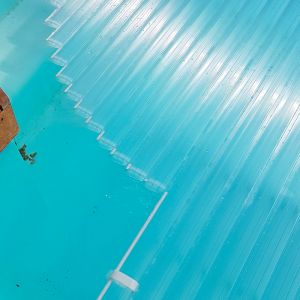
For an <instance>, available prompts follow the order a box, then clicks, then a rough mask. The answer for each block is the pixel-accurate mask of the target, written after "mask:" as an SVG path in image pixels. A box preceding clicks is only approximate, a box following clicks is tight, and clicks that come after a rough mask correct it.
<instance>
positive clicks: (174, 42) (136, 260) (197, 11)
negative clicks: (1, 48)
mask: <svg viewBox="0 0 300 300" xmlns="http://www.w3.org/2000/svg"><path fill="white" fill-rule="evenodd" d="M28 1H29V0H28ZM28 1H27V3H26V1H25V2H23V3H24V6H23V8H22V9H20V12H22V15H24V16H26V14H25V13H24V8H25V7H26V6H27V4H28V3H31V4H32V7H34V5H36V3H35V1H32V2H31V1H29V2H28ZM53 2H55V4H56V8H55V9H53V8H52V9H51V7H50V6H49V5H48V6H47V5H46V4H45V3H46V2H45V3H43V4H41V10H40V11H38V12H36V17H37V19H38V20H37V24H38V23H39V22H40V20H41V19H42V17H44V18H45V19H46V23H47V24H48V25H50V26H51V27H54V30H53V28H48V29H47V28H46V27H45V26H41V27H38V26H37V28H41V33H40V34H41V39H40V40H43V39H44V40H46V37H47V36H48V38H47V41H48V43H49V44H50V45H51V46H54V47H55V48H57V49H55V50H53V49H52V50H51V48H47V47H46V45H45V44H43V46H42V47H41V48H42V49H43V51H41V49H35V50H34V51H36V52H33V53H32V47H30V46H28V50H29V52H28V55H27V56H26V57H28V58H30V57H34V58H35V59H36V60H37V61H36V66H40V65H43V68H42V70H44V71H41V73H39V72H35V73H34V74H35V76H36V77H34V76H31V77H30V78H32V81H31V82H32V83H31V84H32V86H35V87H36V86H39V85H40V84H41V83H42V82H44V81H43V80H41V78H43V77H42V76H45V78H47V84H46V87H45V89H48V87H49V82H48V80H50V83H51V85H53V88H51V91H49V90H47V92H45V90H44V89H43V88H41V90H42V91H44V92H45V94H41V95H37V96H36V97H34V98H43V99H47V97H46V95H48V97H49V98H48V100H47V101H48V105H49V106H48V105H45V103H41V105H40V110H39V111H38V110H36V103H33V102H32V101H30V100H29V99H31V98H30V94H31V93H32V88H31V89H30V85H28V84H27V83H26V85H25V88H24V89H22V90H21V91H19V93H18V94H17V96H18V98H17V96H16V98H15V99H21V98H22V97H24V95H27V96H26V97H27V99H28V100H29V101H28V102H27V101H26V104H24V102H22V101H21V100H18V101H17V100H14V102H15V105H16V112H17V114H18V115H20V118H21V119H20V121H21V122H24V127H23V128H24V130H25V129H26V132H27V135H25V136H24V137H23V135H21V136H20V137H19V138H20V142H21V144H22V143H23V141H24V142H25V140H29V142H31V143H32V145H31V147H33V150H34V151H35V149H34V148H35V147H36V148H37V151H38V152H39V153H41V155H40V154H39V157H40V160H41V161H42V158H43V156H42V155H43V152H44V153H45V154H46V153H48V155H47V156H46V158H45V161H44V163H45V165H44V168H42V162H41V163H40V164H41V165H40V167H41V168H42V169H40V170H39V169H38V168H39V165H38V164H37V165H36V166H34V167H36V168H37V171H36V173H35V174H36V177H39V180H44V181H43V184H42V185H41V187H40V193H39V194H40V195H43V196H44V193H46V194H47V196H44V197H46V199H47V200H46V202H47V203H52V202H51V201H53V199H56V198H57V197H58V196H57V195H61V197H58V198H59V199H61V200H60V201H59V202H57V201H55V204H56V205H54V206H53V207H52V206H50V207H49V208H48V207H46V208H47V209H45V211H48V209H49V211H51V212H53V216H54V217H56V216H57V214H59V211H60V210H59V209H58V206H57V205H64V210H63V212H64V214H63V217H62V218H64V223H63V224H61V223H60V224H58V225H57V227H56V231H55V234H56V233H57V231H59V230H60V229H61V228H62V227H65V226H67V225H66V224H68V225H69V226H71V227H72V228H73V226H77V229H78V230H79V231H80V230H82V228H83V227H82V226H83V225H82V222H87V223H90V222H92V219H91V217H90V215H82V214H75V215H74V216H73V218H72V216H71V217H69V215H68V209H69V207H70V206H71V204H70V203H73V202H74V201H75V203H77V205H78V206H76V207H77V209H78V211H80V212H82V211H84V210H85V207H83V205H84V204H86V202H84V203H83V202H82V199H83V198H84V199H86V197H84V195H85V194H86V195H87V198H88V199H94V198H95V199H99V196H100V195H102V196H103V195H104V201H103V204H102V206H101V208H99V211H101V212H103V211H105V212H106V213H105V217H106V218H105V217H104V215H103V214H102V215H101V217H99V219H98V222H99V223H97V224H94V225H95V227H93V228H92V226H90V227H88V228H86V231H85V232H83V233H82V235H81V237H82V239H83V240H78V239H77V240H76V241H77V243H81V242H82V241H84V239H85V238H86V236H87V235H88V236H89V235H90V234H91V235H92V236H91V238H90V240H89V243H90V245H91V246H90V247H88V248H87V249H85V251H84V252H83V254H82V253H79V254H78V253H77V252H76V253H77V256H76V258H75V259H73V260H72V259H71V260H69V265H71V266H72V268H73V269H72V270H73V271H72V272H70V274H72V276H75V277H76V276H78V277H76V278H77V280H75V281H72V279H71V280H69V281H67V282H69V286H68V285H67V288H66V289H64V288H61V290H60V291H61V294H60V295H62V296H61V297H62V299H68V298H70V299H71V298H72V299H74V298H75V299H76V298H78V299H82V298H83V299H84V298H88V299H94V298H95V297H96V296H97V295H99V293H100V291H101V289H102V288H103V287H104V286H105V287H107V289H106V288H104V290H103V291H104V292H103V294H101V296H102V295H103V296H105V297H104V298H105V299H128V298H134V299H298V298H299V297H300V294H299V293H300V272H299V270H300V269H299V266H300V255H299V251H298V248H299V242H300V224H299V201H300V194H299V190H298V187H299V183H300V169H299V166H300V156H299V153H300V143H299V137H300V126H299V125H300V124H299V120H300V118H299V114H300V108H299V87H300V76H299V75H300V74H299V70H300V69H299V68H298V66H299V65H300V61H299V59H300V56H299V53H300V52H299V50H300V43H299V41H300V39H299V37H300V30H299V28H300V19H299V11H300V6H299V2H298V1H292V0H291V1H275V0H268V1H258V0H257V1H256V0H255V1H238V0H230V1H218V0H214V1H209V2H207V1H198V0H197V1H196V0H190V1H184V0H147V1H146V0H145V1H139V0H130V1H125V0H124V1H122V0H109V1H103V0H97V1H95V0H88V1H84V0H76V1H53ZM25 3H26V5H25ZM21 5H22V4H21ZM46 8H47V9H46ZM27 9H28V8H27ZM29 11H30V9H29ZM42 12H43V13H42ZM28 13H29V12H28ZM5 19H6V18H5ZM31 22H32V18H31V19H30V22H29V23H27V24H28V26H30V27H31V25H29V24H31ZM17 23H18V22H17ZM25 25H26V23H25ZM22 29H23V30H24V32H29V30H26V26H25V28H24V27H23V28H22ZM17 37H18V34H16V35H15V37H14V38H15V39H17ZM19 38H20V41H19V42H20V43H21V42H24V40H25V38H23V39H22V36H21V37H19ZM17 40H18V39H17ZM10 42H11V48H12V50H11V49H10V47H8V46H7V47H6V49H9V50H10V51H13V49H14V46H13V45H14V43H16V41H15V40H14V39H11V40H10ZM15 52H16V51H15ZM17 52H18V51H17ZM10 53H11V52H10ZM34 53H35V54H34ZM40 53H44V54H43V55H41V56H40V59H38V57H39V55H40ZM17 54H18V53H17ZM17 54H16V53H15V56H12V57H14V58H15V57H18V55H17ZM50 56H51V59H52V60H53V61H54V63H56V64H57V65H58V66H54V65H52V64H51V62H50V60H48V58H49V57H50ZM8 61H9V60H8ZM20 61H22V62H23V57H20ZM12 65H13V66H16V65H20V64H16V63H15V61H14V63H13V64H12ZM29 65H30V66H32V65H33V64H32V62H30V63H29ZM25 69H27V68H25ZM14 73H15V72H14ZM21 73H22V72H21ZM43 74H44V75H43ZM46 74H47V76H46ZM55 74H57V75H56V76H57V78H58V80H59V81H60V82H61V83H63V85H60V84H59V83H57V82H56V81H55V79H54V76H55ZM25 75H26V74H25ZM25 75H24V76H25ZM4 82H5V81H4ZM20 86H23V85H22V81H21V80H20ZM6 88H7V89H8V90H9V89H10V88H9V86H7V87H6ZM26 88H28V89H29V90H28V91H27V93H25V92H26ZM54 90H55V92H54ZM63 90H64V91H63ZM10 93H11V94H12V95H14V94H13V88H12V87H11V91H10ZM67 97H68V98H71V100H72V101H73V102H72V101H69V99H67ZM45 101H46V100H45ZM74 101H75V102H74ZM21 103H23V106H22V104H21ZM18 105H20V106H19V108H18ZM24 105H25V107H24ZM27 105H31V106H30V107H29V108H28V107H26V106H27ZM45 106H46V107H47V110H45ZM72 106H75V110H74V112H77V113H78V114H79V116H83V117H84V119H82V118H80V117H79V116H78V115H76V114H74V113H72ZM38 107H39V105H38ZM18 110H19V112H18ZM31 111H35V112H36V116H37V117H36V119H37V120H38V121H39V122H38V124H39V125H36V124H35V122H33V124H32V122H28V119H29V116H31ZM29 112H30V115H29ZM22 115H23V117H22ZM22 118H23V120H24V121H23V120H22ZM69 118H70V121H68V120H69ZM46 120H47V127H49V128H51V129H49V134H48V135H46V136H44V133H43V131H42V130H41V133H39V134H37V133H36V132H37V128H39V129H41V128H43V127H44V124H45V121H46ZM48 120H50V121H49V122H48ZM66 120H67V121H66ZM84 121H85V124H84ZM66 123H67V124H66ZM26 126H28V127H26ZM69 126H70V128H69ZM62 127H63V129H64V130H63V131H62V132H61V130H62ZM68 128H69V129H68ZM87 128H89V129H92V131H91V132H90V131H89V130H88V129H87ZM60 132H61V133H60ZM32 134H34V135H35V136H34V137H32V136H31V135H32ZM60 134H61V137H60ZM43 136H44V138H43ZM66 136H68V137H69V136H70V137H73V138H72V141H73V144H72V145H71V146H69V147H67V146H63V147H62V146H61V145H62V144H64V141H65V139H66ZM58 141H59V142H58ZM75 141H76V143H75ZM51 142H52V143H51ZM49 143H51V145H55V146H54V147H55V148H56V151H54V153H53V150H52V147H53V146H51V148H50V147H49V148H47V149H44V147H45V146H46V145H47V144H48V145H49ZM97 143H99V144H100V145H102V146H104V148H106V149H108V150H109V152H105V151H103V149H102V150H100V149H101V148H100V147H99V148H97V146H96V145H97ZM12 148H13V145H11V147H10V148H9V149H8V150H11V151H13V149H12ZM101 151H102V152H101ZM62 152H63V154H62ZM100 153H101V155H103V158H101V159H100V158H99V162H98V164H96V162H97V160H96V157H97V158H98V155H100ZM108 153H110V154H111V155H109V154H108ZM4 155H6V153H4ZM7 155H8V154H7ZM83 157H84V158H85V159H88V160H87V161H88V162H89V163H88V164H85V163H82V164H80V166H78V167H76V168H74V166H77V164H78V163H79V162H82V161H81V159H82V158H83ZM99 157H100V156H99ZM112 158H113V159H115V160H117V161H118V162H119V163H120V164H121V165H124V167H125V168H122V167H121V166H119V165H117V164H114V163H113V162H112V161H113V159H112ZM3 159H5V156H4V158H3ZM46 159H47V162H46ZM7 160H8V159H7ZM57 160H58V162H57ZM65 161H67V162H68V164H67V165H64V164H63V162H65ZM4 162H5V161H4ZM56 162H57V163H58V164H59V166H60V169H59V170H60V172H57V168H53V167H54V166H57V164H56ZM7 164H8V162H7ZM50 166H51V167H52V169H51V168H50ZM91 166H93V168H92V167H91ZM101 166H102V167H101ZM26 167H27V166H26ZM91 168H92V169H91ZM48 169H50V170H52V171H51V172H48ZM125 169H127V171H125ZM5 170H8V167H6V168H5ZM30 170H32V169H30ZM33 170H35V169H33ZM74 170H77V173H75V174H76V176H75V177H76V178H74V177H73V175H74ZM84 170H85V171H84ZM108 170H109V172H110V171H111V170H112V171H113V170H115V172H114V173H112V174H111V176H110V177H108V178H106V176H107V172H108ZM7 172H8V171H5V173H7ZM64 172H66V174H67V175H64ZM101 172H103V173H101ZM126 172H127V174H128V173H129V175H131V176H133V177H135V178H137V179H138V180H139V181H142V182H143V183H144V185H143V184H141V183H138V181H137V182H136V181H133V180H131V179H130V178H129V177H127V175H126ZM57 173H60V174H57ZM14 174H15V173H14ZM28 174H29V175H30V173H27V172H25V173H24V175H25V178H26V179H27V178H30V176H29V175H28ZM42 174H45V175H44V176H41V175H42ZM87 174H89V176H88V177H87ZM101 174H102V175H103V176H102V177H101ZM57 175H61V177H59V178H58V179H56V180H57V181H56V185H57V188H56V189H54V187H53V185H52V178H56V176H57ZM12 176H13V175H11V177H12ZM99 176H100V177H99ZM121 176H122V178H123V179H122V180H124V183H122V180H121V179H119V178H121ZM40 177H41V178H40ZM65 177H67V178H68V180H67V181H66V180H65ZM7 178H9V177H8V176H5V179H6V180H7ZM31 178H32V177H31ZM34 178H35V177H34ZM42 178H43V179H42ZM50 178H51V179H50ZM99 178H102V180H103V179H104V178H105V179H106V180H107V181H106V182H107V187H108V189H109V190H110V192H109V193H105V194H104V193H103V192H102V190H100V191H99V190H98V189H97V184H96V182H99V181H101V179H99ZM127 180H128V183H125V182H127ZM120 181H121V184H119V183H120ZM5 182H6V181H5ZM77 182H80V183H81V184H83V186H81V184H78V183H77ZM93 182H94V184H91V183H93ZM58 183H59V184H58ZM127 184H128V186H132V188H130V189H129V191H128V189H127V188H125V189H124V188H123V187H124V186H125V187H127ZM39 185H40V184H39ZM7 186H9V185H8V184H7ZM25 186H26V188H29V187H30V186H31V185H30V184H29V183H28V182H25ZM73 187H75V189H74V188H73ZM145 187H147V188H148V189H146V188H145ZM119 189H120V190H119ZM115 190H118V192H117V194H116V196H115V202H114V203H112V202H111V201H106V200H105V197H106V196H105V195H110V193H113V192H115ZM18 191H19V193H20V194H22V193H23V189H18ZM50 191H51V193H50ZM62 191H65V192H66V194H65V195H64V197H62V193H61V192H62ZM53 192H54V194H53ZM125 192H126V193H125ZM127 192H128V194H127ZM7 193H8V192H7ZM20 194H18V195H19V196H18V197H20ZM48 195H49V196H48ZM80 195H81V196H80ZM162 195H164V196H163V197H162ZM7 197H8V196H7ZM31 197H32V196H31V194H30V195H28V196H26V197H24V198H25V199H27V198H31ZM14 198H17V196H16V197H14ZM18 199H19V198H18ZM33 199H36V200H37V199H39V198H37V197H33ZM76 199H77V201H76ZM101 199H103V198H101ZM123 199H125V201H123ZM159 199H160V200H159ZM95 201H96V200H95ZM95 201H92V203H93V205H95ZM36 202H38V201H35V203H36ZM122 205H125V207H124V208H123V207H122ZM155 205H156V206H155ZM153 207H156V208H157V210H156V209H155V210H154V211H153V210H152V209H153ZM51 209H52V210H51ZM93 211H94V210H92V212H93ZM132 211H133V215H132V218H131V217H130V222H129V221H128V220H129V219H128V216H130V213H132ZM54 217H53V218H54ZM103 218H104V219H103ZM83 220H84V221H83ZM122 220H123V221H122ZM145 220H147V221H148V220H149V224H148V222H146V223H144V222H145ZM150 221H151V222H150ZM16 224H18V222H16ZM24 224H27V223H26V222H25V221H24ZM48 224H52V223H51V222H47V225H48ZM76 224H77V225H76ZM125 224H127V226H125ZM143 224H144V225H147V226H146V227H145V226H142V225H143ZM148 225H149V226H148ZM28 226H29V225H28ZM6 227H7V226H6ZM100 229H102V231H101V234H99V235H101V238H99V239H98V238H97V237H96V235H97V234H98V232H99V230H100ZM120 229H122V230H121V231H120ZM144 229H146V230H144ZM78 230H75V231H76V232H77V231H78ZM49 231H50V234H54V233H53V231H51V230H49ZM111 232H113V233H114V237H115V238H116V239H118V241H115V243H114V244H113V245H111V243H112V242H113V241H114V238H112V237H111V236H110V234H111ZM138 233H141V234H140V235H139V234H138ZM55 234H54V235H55ZM137 234H138V235H137ZM102 237H103V238H102ZM134 237H138V238H139V237H140V239H139V240H138V243H135V241H137V240H134ZM61 240H63V238H61ZM132 240H133V241H134V243H133V244H132V245H134V247H133V248H132V249H131V248H129V250H130V255H129V256H127V255H126V254H125V258H126V259H124V260H123V259H122V257H123V258H124V256H123V255H124V253H126V249H128V247H129V245H130V244H131V242H132ZM37 241H39V239H37ZM52 241H54V240H52ZM72 242H73V241H71V242H70V241H68V240H64V243H63V245H64V247H66V248H67V249H69V247H70V245H72ZM84 243H86V241H84ZM6 244H10V243H9V240H8V241H6ZM53 244H54V245H57V244H59V243H56V242H55V241H54V242H53ZM95 245H96V246H95ZM93 247H99V248H98V249H102V250H103V251H104V254H105V257H101V255H99V252H100V251H99V250H98V251H96V250H95V249H94V248H93ZM74 248H76V247H73V248H72V249H70V250H68V251H67V253H68V255H71V256H72V255H73V251H74V250H73V249H74ZM63 249H65V248H63ZM79 249H80V247H79ZM112 249H114V251H116V252H115V253H114V252H113V251H112ZM131 250H132V251H131ZM63 253H66V252H63ZM90 253H93V254H94V256H93V259H95V261H96V262H97V263H96V265H93V262H92V259H89V260H87V262H86V260H85V259H83V256H89V255H90ZM57 255H61V252H60V251H59V250H57ZM74 255H76V254H74ZM64 259H65V257H64ZM40 261H42V262H44V258H42V259H41V260H40ZM74 261H76V262H77V264H76V263H74ZM120 263H121V268H120V270H121V271H122V272H123V273H124V274H127V275H129V276H131V277H132V278H133V279H135V280H137V281H138V282H139V284H140V287H139V290H138V292H137V293H136V294H132V293H130V291H129V290H127V289H124V288H122V287H120V286H117V285H115V284H112V285H110V283H111V280H109V279H108V280H107V281H106V279H105V276H106V274H107V273H108V272H109V271H110V270H112V269H114V268H117V266H118V265H119V264H120ZM74 264H75V265H74ZM78 264H80V265H81V267H82V268H78V269H77V270H84V272H83V273H84V274H81V276H82V277H79V275H78V272H76V271H75V267H76V266H77V267H78ZM86 264H88V265H89V267H88V268H85V267H84V266H86ZM7 265H8V266H7V268H8V269H9V267H11V263H8V264H7ZM91 266H93V267H91ZM13 269H14V270H18V269H20V270H22V271H24V267H21V268H18V267H14V268H13ZM58 270H59V265H57V268H56V273H53V276H52V280H54V279H56V280H57V278H60V277H59V275H58V274H57V273H58ZM70 276H71V275H70ZM83 276H84V277H83ZM100 277H101V278H100ZM84 279H85V280H84ZM88 280H89V281H88ZM62 282H65V281H64V280H61V281H60V283H62ZM78 282H80V283H81V284H79V283H78ZM105 284H106V285H105ZM71 285H73V287H74V286H76V288H72V287H71ZM6 286H7V285H6ZM96 286H97V288H96ZM17 290H18V291H19V290H21V289H20V288H17ZM33 290H34V288H32V289H31V291H33ZM70 291H71V292H72V294H68V293H70ZM28 295H30V293H28ZM49 297H50V298H51V296H49ZM52 297H54V296H53V295H52ZM57 297H58V298H59V296H57Z"/></svg>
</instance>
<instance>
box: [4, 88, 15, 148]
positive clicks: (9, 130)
mask: <svg viewBox="0 0 300 300" xmlns="http://www.w3.org/2000/svg"><path fill="white" fill-rule="evenodd" d="M18 131H19V127H18V124H17V121H16V118H15V115H14V112H13V109H12V106H11V104H10V101H9V99H8V97H7V95H6V94H5V93H4V92H3V90H2V89H1V88H0V152H1V151H2V150H3V149H4V148H5V147H6V146H7V145H8V144H9V143H10V142H11V140H12V139H13V138H14V137H15V136H16V135H17V133H18Z"/></svg>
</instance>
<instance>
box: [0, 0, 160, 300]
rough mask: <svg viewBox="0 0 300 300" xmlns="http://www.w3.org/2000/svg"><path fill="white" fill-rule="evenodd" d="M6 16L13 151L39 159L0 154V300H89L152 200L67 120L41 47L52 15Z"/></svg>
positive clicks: (42, 4)
mask: <svg viewBox="0 0 300 300" xmlns="http://www.w3.org/2000/svg"><path fill="white" fill-rule="evenodd" d="M7 3H8V2H7ZM0 7H1V11H0V15H1V16H2V15H4V10H3V8H2V6H0ZM7 8H14V9H13V10H11V11H10V12H9V14H8V12H7V10H6V11H5V14H6V17H5V18H4V19H1V23H0V40H1V41H0V44H1V48H0V70H1V72H0V85H1V86H2V87H3V88H4V89H5V90H6V92H7V93H8V94H9V96H10V97H11V100H12V103H13V106H14V109H15V111H16V115H17V118H18V121H19V124H20V127H21V132H20V135H19V136H18V137H17V139H16V140H17V142H18V144H19V145H22V144H23V143H26V144H27V145H28V149H29V151H37V152H38V157H37V162H36V164H35V165H32V166H31V165H28V164H27V163H25V162H24V161H22V159H21V157H20V155H19V153H18V151H17V148H16V146H15V145H14V144H13V143H12V144H11V145H10V146H9V147H8V148H7V149H6V150H5V151H4V152H3V153H1V154H0V187H1V192H0V245H1V247H0V299H5V300H17V299H20V300H27V299H30V300H41V299H96V297H97V295H98V294H99V292H100V290H101V288H102V287H103V285H104V284H105V281H106V276H107V273H108V272H109V271H110V270H112V269H113V268H114V267H115V266H116V265H117V264H118V262H119V260H120V258H121V257H122V255H123V254H124V252H125V251H126V249H127V248H128V246H129V244H130V243H131V241H132V239H133V238H134V236H135V234H136V232H137V231H138V230H139V228H140V227H141V225H142V223H143V222H144V220H145V219H146V218H147V216H148V214H149V212H150V211H151V209H152V206H153V204H155V202H156V201H157V200H158V198H159V195H158V194H156V193H153V192H150V191H149V190H146V189H145V187H144V185H142V184H141V183H139V182H137V181H135V180H133V179H131V178H130V177H129V176H128V174H127V173H126V171H125V169H124V168H123V167H122V166H120V165H118V164H116V163H115V162H114V161H113V160H112V159H111V157H110V155H109V154H108V153H107V151H106V150H104V149H102V148H101V147H99V145H98V143H97V142H96V135H95V133H93V132H91V131H90V130H89V129H87V127H86V126H85V123H84V122H83V121H82V119H81V117H79V116H78V115H76V114H74V110H73V106H72V105H71V104H72V103H71V102H70V101H69V100H68V99H67V98H66V97H65V95H64V93H63V91H62V86H61V84H60V83H58V82H57V80H56V79H55V73H56V72H57V71H58V68H57V67H56V66H55V65H54V64H53V63H52V62H51V61H50V59H49V57H50V56H51V54H52V52H53V50H52V49H51V48H49V47H48V46H47V44H46V42H45V39H46V37H47V36H48V35H49V34H50V31H51V29H49V28H48V27H47V26H46V25H44V19H45V18H46V17H47V16H48V15H49V14H50V13H51V11H52V10H53V6H51V5H50V4H48V3H47V1H29V0H26V1H23V2H21V3H19V5H18V6H14V5H11V6H7V7H5V9H7ZM17 285H19V287H18V286H17Z"/></svg>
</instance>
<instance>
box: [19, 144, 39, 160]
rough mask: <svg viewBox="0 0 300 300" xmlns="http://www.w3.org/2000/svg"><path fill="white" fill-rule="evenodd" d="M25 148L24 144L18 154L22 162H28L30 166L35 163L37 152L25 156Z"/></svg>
mask: <svg viewBox="0 0 300 300" xmlns="http://www.w3.org/2000/svg"><path fill="white" fill-rule="evenodd" d="M26 148H27V146H26V145H25V144H24V145H23V146H22V147H21V148H20V149H19V152H20V154H21V156H22V158H23V160H25V161H29V163H30V164H34V163H35V157H36V156H37V152H33V153H31V154H29V155H28V154H27V153H26Z"/></svg>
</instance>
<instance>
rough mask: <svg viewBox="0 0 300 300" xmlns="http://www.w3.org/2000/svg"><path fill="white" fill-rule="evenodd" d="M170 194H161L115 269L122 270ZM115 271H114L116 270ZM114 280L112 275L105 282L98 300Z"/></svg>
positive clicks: (99, 299) (98, 299)
mask: <svg viewBox="0 0 300 300" xmlns="http://www.w3.org/2000/svg"><path fill="white" fill-rule="evenodd" d="M167 195H168V192H164V193H163V195H162V196H161V198H160V199H159V201H158V202H157V204H156V205H155V207H154V208H153V210H152V212H151V214H150V215H149V217H148V218H147V220H146V222H145V223H144V225H143V226H142V228H141V229H140V231H139V232H138V234H137V236H136V237H135V238H134V240H133V242H132V243H131V245H130V246H129V248H128V250H127V251H126V253H125V254H124V256H123V258H122V259H121V261H120V262H119V264H118V266H117V268H116V269H115V271H120V270H121V268H122V266H123V265H124V263H125V262H126V260H127V258H128V257H129V255H130V254H131V252H132V251H133V249H134V247H135V246H136V244H137V243H138V241H139V240H140V238H141V237H142V235H143V233H144V232H145V230H146V229H147V227H148V226H149V224H150V222H151V221H152V219H153V218H154V216H155V214H156V213H157V211H158V210H159V208H160V206H161V205H162V204H163V202H164V201H165V199H166V197H167ZM115 271H114V272H115ZM112 282H113V279H112V277H110V278H109V279H108V281H107V283H106V284H105V286H104V288H103V289H102V291H101V293H100V295H99V296H98V298H97V300H101V299H103V297H104V296H105V294H106V292H107V291H108V289H109V287H110V286H111V284H112Z"/></svg>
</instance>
